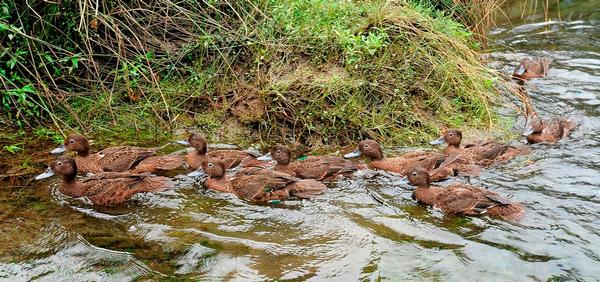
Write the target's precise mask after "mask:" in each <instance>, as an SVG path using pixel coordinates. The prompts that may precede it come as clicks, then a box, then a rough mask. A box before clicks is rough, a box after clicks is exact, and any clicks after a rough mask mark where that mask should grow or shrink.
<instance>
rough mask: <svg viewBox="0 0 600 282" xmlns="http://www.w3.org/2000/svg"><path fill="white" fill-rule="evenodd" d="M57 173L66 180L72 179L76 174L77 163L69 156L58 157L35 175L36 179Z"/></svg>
mask: <svg viewBox="0 0 600 282" xmlns="http://www.w3.org/2000/svg"><path fill="white" fill-rule="evenodd" d="M55 173H58V174H60V175H62V176H63V178H65V179H66V180H74V179H75V177H76V176H77V163H76V162H75V160H74V159H73V158H71V157H60V158H58V159H56V160H54V161H53V162H52V163H51V164H50V167H48V169H47V170H46V171H45V172H44V173H42V174H40V175H38V176H36V177H35V179H36V180H40V179H44V178H48V177H50V176H53V175H54V174H55Z"/></svg>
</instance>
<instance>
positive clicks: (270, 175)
mask: <svg viewBox="0 0 600 282" xmlns="http://www.w3.org/2000/svg"><path fill="white" fill-rule="evenodd" d="M226 169H227V166H226V164H225V163H224V162H223V161H221V160H220V159H216V158H207V159H206V160H205V161H204V162H203V163H202V170H203V171H204V172H205V173H206V174H208V175H209V178H208V179H207V180H206V185H207V187H208V188H209V189H212V190H216V191H220V192H229V193H233V194H236V195H237V196H238V197H240V198H243V199H246V200H249V201H252V202H268V201H272V200H285V199H289V198H292V197H297V198H312V197H314V196H317V195H320V194H323V193H324V192H325V190H327V186H325V185H324V184H323V183H321V182H319V181H316V180H314V179H300V178H297V177H293V176H291V175H289V174H287V173H283V172H278V171H273V170H269V169H263V168H259V167H248V168H244V169H242V170H240V171H239V172H238V173H237V174H236V175H235V177H229V176H227V175H225V171H226Z"/></svg>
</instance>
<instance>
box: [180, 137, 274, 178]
mask: <svg viewBox="0 0 600 282" xmlns="http://www.w3.org/2000/svg"><path fill="white" fill-rule="evenodd" d="M177 143H179V144H183V145H188V146H191V147H192V149H191V150H189V151H188V154H187V163H188V165H189V167H190V168H191V169H194V170H198V169H200V168H202V162H204V161H205V160H206V159H207V158H217V159H220V160H221V161H223V163H224V164H225V167H226V168H227V169H230V168H234V167H236V166H239V165H241V166H268V164H269V163H268V162H261V161H257V160H256V157H257V156H255V155H253V154H251V153H250V152H247V151H240V150H214V151H210V152H207V151H208V144H207V142H206V138H205V137H204V136H202V135H200V134H197V133H193V134H191V135H190V136H189V137H188V138H187V140H183V141H178V142H177Z"/></svg>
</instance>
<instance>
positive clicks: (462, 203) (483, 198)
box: [408, 167, 525, 219]
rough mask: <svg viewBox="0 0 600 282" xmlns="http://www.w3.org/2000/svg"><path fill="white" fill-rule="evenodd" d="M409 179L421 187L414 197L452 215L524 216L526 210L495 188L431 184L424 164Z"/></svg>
mask: <svg viewBox="0 0 600 282" xmlns="http://www.w3.org/2000/svg"><path fill="white" fill-rule="evenodd" d="M408 182H409V183H410V184H412V185H414V186H417V189H415V191H414V193H413V198H414V199H415V200H417V201H418V202H419V203H421V204H425V205H429V206H434V207H437V208H439V209H441V210H442V211H443V212H444V213H445V214H451V215H468V216H476V215H489V216H498V217H504V218H510V219H518V218H520V217H521V216H522V215H523V214H524V212H525V210H524V209H523V206H522V205H520V204H517V203H511V202H509V201H508V200H507V199H505V198H503V197H502V196H500V195H498V194H497V193H494V192H492V191H489V190H486V189H483V188H479V187H475V186H471V185H466V184H459V183H458V184H451V185H448V186H446V187H438V186H430V184H431V180H430V177H429V173H428V172H427V170H426V169H424V168H422V167H417V168H413V169H412V170H411V171H410V173H409V174H408Z"/></svg>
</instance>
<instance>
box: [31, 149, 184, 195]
mask: <svg viewBox="0 0 600 282" xmlns="http://www.w3.org/2000/svg"><path fill="white" fill-rule="evenodd" d="M54 173H58V174H60V175H62V178H63V182H62V184H61V186H60V188H59V191H60V192H61V193H63V194H65V195H67V196H70V197H86V198H88V199H89V200H90V201H92V203H94V204H95V205H99V206H112V205H118V204H122V203H123V202H125V201H127V200H128V199H129V198H131V197H132V196H133V195H134V194H136V193H144V192H160V191H164V190H167V189H172V188H173V187H174V185H173V183H172V182H171V180H169V178H166V177H162V176H152V175H150V174H133V173H129V172H105V173H98V174H95V175H93V176H90V177H87V178H85V179H83V180H81V181H77V180H76V179H75V178H76V176H77V162H76V161H75V159H73V158H70V157H60V158H58V159H56V160H55V161H54V162H52V164H51V165H50V167H49V168H48V170H47V171H46V172H45V173H43V174H40V175H38V176H37V177H36V179H38V180H39V179H44V178H47V177H50V176H52V175H54Z"/></svg>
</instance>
